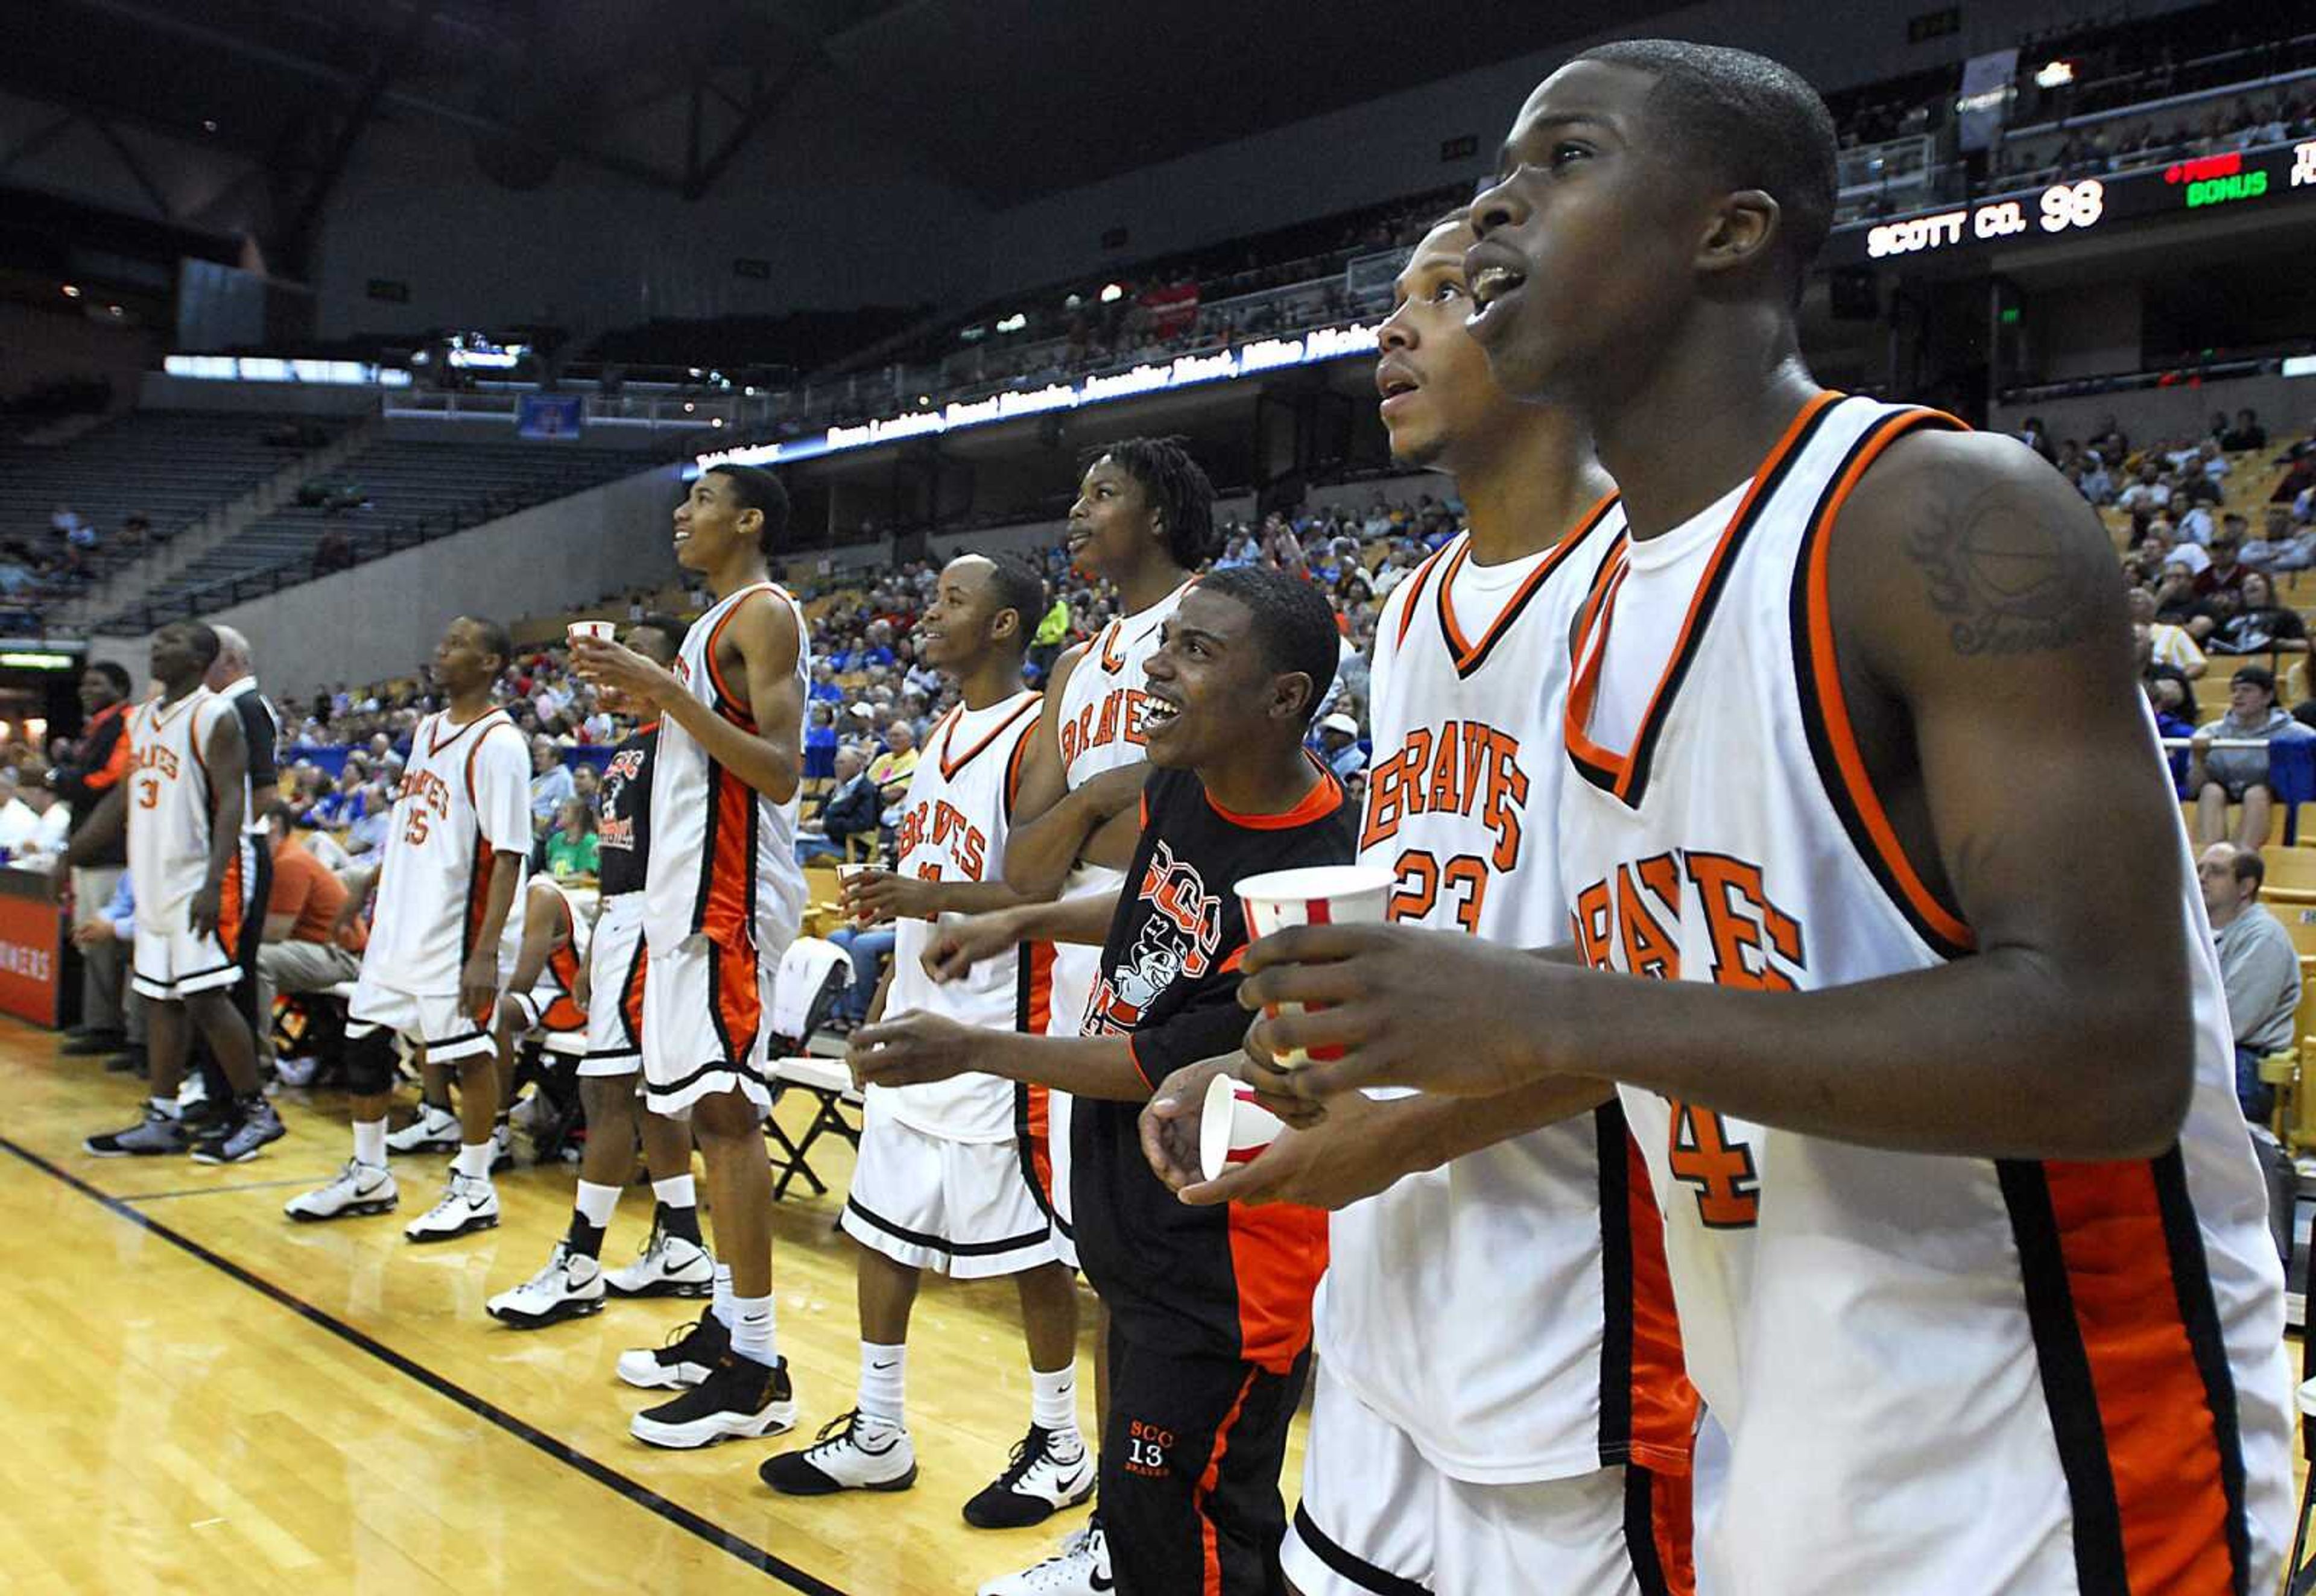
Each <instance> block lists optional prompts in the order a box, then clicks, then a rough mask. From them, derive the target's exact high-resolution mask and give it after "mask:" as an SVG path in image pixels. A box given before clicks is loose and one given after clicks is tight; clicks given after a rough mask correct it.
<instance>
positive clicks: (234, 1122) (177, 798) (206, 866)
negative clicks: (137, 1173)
mask: <svg viewBox="0 0 2316 1596" xmlns="http://www.w3.org/2000/svg"><path fill="white" fill-rule="evenodd" d="M217 657H218V636H217V634H216V633H215V632H214V631H212V630H210V629H209V627H207V626H205V625H201V624H200V623H199V622H198V621H185V622H180V623H178V624H176V625H168V626H164V627H162V628H161V629H160V630H159V631H158V632H156V633H155V634H153V643H152V667H153V675H154V678H155V679H156V680H157V681H159V683H160V684H161V696H160V697H159V698H158V699H147V700H146V701H145V702H144V703H142V704H140V705H138V706H137V707H136V708H135V709H134V710H132V711H131V712H130V713H129V727H128V731H127V733H126V735H127V737H128V739H129V766H128V771H127V774H126V776H125V779H123V780H122V781H121V782H120V783H119V784H118V785H115V786H114V787H113V788H112V790H111V791H110V792H108V793H107V794H105V795H104V800H103V802H102V803H100V804H99V805H98V806H97V809H96V812H95V813H94V814H93V815H91V816H90V817H89V820H87V822H86V823H85V825H83V826H82V828H81V829H80V832H79V834H78V835H76V837H75V838H73V841H72V845H71V847H70V848H68V849H67V855H68V857H78V856H81V855H82V854H83V853H85V852H89V851H93V850H94V848H95V847H98V846H100V845H102V844H103V843H107V842H110V841H111V839H112V838H115V837H118V836H120V833H121V829H122V828H123V827H124V826H125V827H126V829H127V831H128V837H129V878H130V882H131V886H132V891H133V893H134V896H135V898H136V900H137V935H136V941H135V952H134V955H133V958H132V962H131V974H132V978H133V980H134V982H135V985H136V988H137V990H138V993H139V994H140V995H141V996H142V997H143V998H145V1000H146V1001H147V1003H148V1004H150V1005H151V1007H150V1008H149V1009H148V1010H147V1026H148V1030H147V1039H146V1046H147V1050H148V1054H149V1057H150V1060H151V1062H150V1069H151V1086H152V1095H151V1097H150V1098H149V1099H148V1101H147V1104H146V1109H145V1115H144V1118H143V1119H142V1120H141V1121H139V1122H138V1123H137V1124H135V1125H131V1126H129V1128H128V1129H127V1130H124V1131H112V1132H110V1133H108V1134H105V1135H102V1136H92V1137H90V1138H89V1139H87V1140H86V1141H85V1142H84V1143H82V1146H83V1147H84V1148H85V1149H86V1150H87V1151H89V1152H91V1153H94V1154H95V1155H96V1156H97V1157H133V1156H139V1155H142V1156H147V1157H149V1156H152V1155H156V1154H162V1153H176V1152H183V1151H184V1150H185V1148H186V1146H187V1140H188V1139H187V1137H186V1134H185V1127H184V1125H183V1121H182V1119H181V1117H180V1113H179V1110H178V1106H177V1087H178V1085H179V1083H180V1082H181V1081H182V1080H183V1077H184V1073H185V1060H186V1057H187V1055H188V1053H189V1052H190V1051H191V1050H192V1031H191V1029H189V1027H190V1026H198V1027H200V1033H201V1036H202V1038H203V1040H205V1041H206V1042H208V1043H209V1049H210V1051H211V1053H212V1054H213V1055H214V1056H215V1058H216V1059H217V1061H218V1067H219V1068H221V1069H222V1070H223V1071H224V1072H225V1077H226V1081H227V1085H228V1086H230V1087H231V1089H232V1092H233V1103H232V1104H231V1105H230V1107H229V1108H228V1109H227V1112H226V1113H225V1114H224V1115H223V1116H221V1117H220V1118H219V1119H218V1120H217V1121H215V1122H212V1123H211V1125H210V1126H209V1129H208V1130H207V1131H204V1132H203V1133H202V1135H201V1137H200V1139H199V1140H197V1141H194V1142H192V1154H193V1157H195V1158H196V1159H198V1160H199V1161H200V1162H201V1163H204V1164H238V1163H241V1162H243V1161H245V1160H246V1159H249V1158H254V1157H256V1156H257V1150H258V1148H262V1147H263V1146H264V1145H265V1144H266V1143H267V1142H269V1141H272V1140H274V1139H276V1138H278V1137H279V1136H281V1120H280V1119H279V1118H278V1117H277V1116H276V1115H275V1114H274V1112H273V1109H272V1104H268V1103H267V1102H266V1101H265V1099H264V1098H263V1096H262V1095H259V1092H258V1083H257V1054H256V1043H255V1041H254V1038H253V1037H252V1036H251V1035H250V1031H249V1025H248V1023H247V1022H246V1021H245V1020H244V1019H243V1018H242V1017H241V1015H240V1013H239V1011H238V1010H236V1008H235V1007H234V1004H233V988H234V986H235V985H236V983H237V982H238V981H239V980H241V979H242V969H241V964H240V962H239V959H238V957H237V953H236V950H237V949H238V948H239V946H240V936H241V927H242V924H243V921H244V920H245V918H246V917H247V916H248V915H250V914H251V913H253V912H254V913H258V914H263V912H264V910H263V907H262V906H260V907H259V908H257V909H252V907H251V904H250V901H249V898H248V891H247V889H248V884H249V881H250V873H249V864H248V848H247V847H246V846H245V840H246V839H245V837H244V835H243V832H242V805H243V803H244V802H245V789H244V784H243V780H242V778H243V776H244V774H245V770H246V768H247V756H246V751H245V748H244V745H243V742H242V735H241V723H240V720H239V719H238V717H236V715H235V714H234V713H233V708H232V705H230V704H229V703H228V702H227V700H225V699H222V698H220V697H218V696H217V695H216V694H214V693H212V692H210V691H209V689H208V688H207V687H203V686H202V685H201V675H202V672H204V671H206V670H207V669H209V666H210V665H211V664H212V663H213V662H214V661H216V659H217Z"/></svg>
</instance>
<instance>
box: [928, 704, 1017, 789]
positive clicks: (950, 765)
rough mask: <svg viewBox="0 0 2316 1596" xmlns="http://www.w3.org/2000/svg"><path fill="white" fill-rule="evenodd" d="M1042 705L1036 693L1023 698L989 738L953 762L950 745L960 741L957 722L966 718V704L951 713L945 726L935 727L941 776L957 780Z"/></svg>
mask: <svg viewBox="0 0 2316 1596" xmlns="http://www.w3.org/2000/svg"><path fill="white" fill-rule="evenodd" d="M1039 702H1040V700H1039V699H1038V696H1037V695H1036V694H1035V693H1025V694H1023V695H1022V696H1021V702H1020V704H1018V705H1014V708H1013V713H1012V714H1009V715H1007V716H1006V717H1005V718H1004V719H1003V720H1002V721H1000V722H998V723H997V724H996V725H994V726H993V727H992V728H990V731H989V734H988V735H987V736H986V737H984V738H983V739H982V740H980V741H979V742H976V743H975V744H974V745H973V746H972V747H971V748H969V749H966V750H965V752H964V753H962V754H960V755H958V757H957V758H955V759H951V758H949V748H950V745H951V744H953V743H954V742H955V741H956V740H957V723H958V722H959V721H961V720H963V719H964V718H965V706H964V705H958V707H957V708H955V709H953V710H951V711H949V715H948V717H947V719H946V720H945V721H944V722H943V723H942V724H940V725H939V726H936V727H935V728H933V737H934V738H938V739H940V745H941V751H940V773H941V776H943V778H944V779H947V780H949V781H954V780H956V779H957V773H958V771H960V770H962V769H964V768H965V767H966V766H968V765H970V764H972V763H973V762H974V760H975V759H976V758H979V757H980V755H981V753H982V751H983V750H984V749H986V748H988V747H989V745H990V744H991V743H993V742H995V741H996V740H998V739H999V738H1001V737H1002V736H1004V735H1005V733H1006V731H1007V730H1008V729H1009V728H1011V727H1012V726H1014V725H1016V724H1018V723H1020V719H1021V717H1022V716H1023V715H1025V714H1034V713H1036V711H1037V709H1038V705H1039ZM931 740H933V739H932V738H928V739H927V741H931ZM1017 754H1018V750H1017Z"/></svg>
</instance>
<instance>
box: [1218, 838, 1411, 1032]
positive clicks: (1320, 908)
mask: <svg viewBox="0 0 2316 1596" xmlns="http://www.w3.org/2000/svg"><path fill="white" fill-rule="evenodd" d="M1393 884H1394V880H1393V876H1392V873H1391V872H1390V871H1388V870H1385V869H1384V868H1383V867H1382V866H1381V865H1308V866H1305V868H1303V869H1300V870H1273V871H1270V872H1268V873H1265V874H1262V875H1250V876H1248V877H1247V878H1246V879H1245V880H1243V881H1242V882H1239V883H1238V900H1239V905H1240V907H1241V908H1242V909H1244V910H1245V911H1246V929H1247V935H1248V936H1249V937H1250V938H1251V939H1252V940H1254V941H1260V940H1261V939H1262V938H1263V937H1266V936H1268V935H1270V934H1271V933H1272V932H1274V931H1283V930H1285V929H1287V927H1289V926H1347V925H1370V926H1377V925H1381V924H1382V923H1383V922H1384V920H1385V918H1386V911H1387V910H1388V909H1389V908H1390V905H1391V890H1392V886H1393ZM1282 1007H1285V1008H1301V1007H1302V1005H1301V1004H1299V1003H1297V1004H1285V1005H1280V1004H1266V1005H1265V1006H1264V1010H1263V1012H1264V1013H1266V1014H1269V1015H1277V1014H1278V1012H1279V1010H1280V1009H1281V1008H1282ZM1341 1057H1342V1050H1341V1049H1340V1048H1319V1049H1316V1050H1315V1051H1312V1052H1310V1053H1307V1054H1306V1053H1305V1052H1304V1051H1302V1050H1300V1049H1296V1050H1295V1051H1291V1052H1287V1053H1282V1054H1280V1055H1279V1056H1278V1065H1279V1068H1283V1069H1292V1068H1296V1067H1298V1066H1300V1065H1304V1064H1307V1063H1309V1062H1310V1061H1311V1060H1313V1059H1317V1060H1322V1061H1324V1060H1330V1059H1340V1058H1341Z"/></svg>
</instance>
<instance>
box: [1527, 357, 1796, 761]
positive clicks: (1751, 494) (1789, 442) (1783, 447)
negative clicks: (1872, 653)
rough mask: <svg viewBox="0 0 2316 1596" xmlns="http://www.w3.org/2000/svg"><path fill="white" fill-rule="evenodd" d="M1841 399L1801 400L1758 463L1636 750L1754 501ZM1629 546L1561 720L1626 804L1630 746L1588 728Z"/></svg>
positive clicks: (1588, 633)
mask: <svg viewBox="0 0 2316 1596" xmlns="http://www.w3.org/2000/svg"><path fill="white" fill-rule="evenodd" d="M1841 397H1842V396H1841V395H1839V394H1837V393H1835V392H1833V391H1832V390H1831V389H1826V390H1822V391H1821V392H1820V393H1819V394H1818V395H1816V396H1815V397H1813V399H1811V400H1810V402H1809V403H1806V404H1804V405H1803V406H1802V407H1801V409H1800V410H1799V411H1797V412H1795V415H1794V418H1793V420H1792V421H1788V422H1787V423H1786V430H1785V432H1784V434H1783V435H1782V436H1781V437H1779V438H1778V439H1777V443H1776V444H1775V445H1774V446H1772V447H1771V448H1770V450H1769V452H1768V455H1767V456H1765V457H1763V459H1762V461H1761V463H1760V465H1758V466H1757V467H1755V468H1754V472H1753V480H1752V483H1751V484H1750V486H1749V487H1747V488H1746V490H1745V496H1744V498H1743V499H1742V500H1741V501H1739V502H1738V505H1737V509H1736V510H1735V511H1734V513H1733V514H1732V515H1731V516H1730V518H1729V522H1728V524H1727V525H1726V526H1724V528H1722V529H1721V536H1720V539H1719V540H1718V541H1717V542H1716V543H1715V545H1713V553H1712V554H1711V555H1710V556H1708V557H1707V559H1706V563H1705V569H1704V571H1703V572H1702V573H1701V574H1700V575H1699V576H1698V578H1697V591H1696V592H1695V593H1694V594H1693V595H1691V597H1690V599H1689V601H1688V614H1686V615H1685V616H1682V617H1681V623H1680V631H1679V634H1678V635H1676V636H1675V637H1674V639H1673V644H1672V652H1670V654H1669V655H1668V656H1667V657H1666V659H1665V663H1664V669H1663V671H1662V673H1661V675H1659V677H1658V678H1657V685H1656V687H1655V688H1654V690H1652V692H1651V693H1650V695H1649V702H1648V707H1647V708H1645V709H1643V711H1642V712H1641V718H1640V720H1639V721H1638V722H1637V723H1635V726H1634V729H1633V748H1634V749H1637V748H1638V747H1639V746H1640V745H1641V743H1642V741H1643V740H1644V739H1645V738H1646V737H1647V735H1648V733H1649V729H1650V727H1651V725H1652V723H1654V722H1655V721H1656V718H1657V716H1658V714H1660V713H1661V711H1662V710H1663V709H1664V707H1665V699H1666V696H1667V695H1666V688H1667V687H1670V685H1671V684H1672V682H1673V681H1674V679H1675V678H1677V677H1679V674H1680V672H1681V668H1682V666H1683V664H1684V663H1685V662H1686V660H1687V656H1688V651H1689V649H1690V647H1691V645H1692V644H1693V643H1694V642H1695V641H1696V635H1697V625H1698V622H1699V620H1700V618H1701V617H1702V616H1703V615H1704V613H1705V609H1706V603H1707V600H1708V598H1709V596H1710V595H1712V594H1713V592H1714V591H1715V588H1716V587H1717V585H1718V584H1717V583H1716V582H1715V577H1716V576H1717V575H1718V574H1719V573H1720V571H1721V567H1722V566H1723V565H1724V563H1726V562H1727V561H1728V558H1729V552H1730V550H1731V548H1732V547H1733V546H1734V545H1735V543H1736V540H1737V533H1738V532H1739V530H1740V529H1741V528H1743V527H1744V526H1745V525H1746V523H1747V522H1748V521H1750V519H1752V515H1753V509H1754V505H1755V503H1756V502H1757V501H1759V498H1760V496H1761V493H1762V492H1763V490H1764V489H1765V488H1766V487H1768V485H1769V484H1770V483H1771V482H1772V481H1773V479H1775V478H1776V477H1777V468H1778V467H1779V466H1780V465H1783V464H1784V463H1785V460H1786V456H1787V455H1789V454H1791V453H1792V452H1793V449H1794V448H1795V445H1796V444H1797V443H1799V442H1800V440H1801V439H1802V438H1803V436H1804V434H1806V433H1807V432H1808V431H1809V430H1810V424H1811V423H1812V422H1813V421H1816V420H1817V418H1818V416H1819V414H1820V413H1821V412H1823V411H1825V410H1826V409H1828V408H1829V407H1831V406H1832V405H1834V404H1836V403H1839V402H1840V400H1841ZM1630 547H1631V545H1630V543H1629V540H1628V541H1627V542H1626V543H1625V544H1624V545H1619V547H1618V549H1617V553H1616V554H1614V555H1613V556H1611V557H1610V558H1609V559H1608V560H1607V561H1605V562H1604V563H1602V565H1601V574H1600V576H1599V578H1598V579H1597V580H1596V582H1595V585H1594V590H1593V597H1592V598H1591V599H1590V600H1589V601H1588V606H1587V613H1586V616H1585V621H1584V626H1583V629H1582V630H1581V631H1580V632H1579V633H1578V634H1577V639H1576V656H1577V666H1576V677H1575V679H1574V680H1573V681H1572V683H1571V684H1570V687H1569V691H1568V699H1567V704H1566V706H1565V707H1564V708H1563V711H1562V725H1563V730H1564V731H1565V732H1566V736H1567V742H1568V747H1569V750H1570V752H1572V753H1573V754H1575V755H1576V756H1577V757H1578V758H1581V760H1583V761H1584V762H1585V763H1587V764H1590V765H1591V766H1593V767H1595V768H1597V769H1599V770H1601V771H1602V772H1604V773H1606V774H1608V775H1610V776H1614V777H1615V778H1616V780H1615V786H1614V788H1613V789H1612V790H1613V791H1614V792H1615V794H1616V795H1617V798H1618V799H1619V800H1623V801H1626V802H1629V801H1630V798H1631V794H1632V785H1633V773H1634V768H1635V767H1634V764H1633V758H1632V749H1626V751H1624V752H1622V753H1619V752H1617V751H1616V750H1615V749H1608V748H1605V747H1603V746H1602V745H1600V744H1599V743H1597V742H1595V741H1593V740H1592V739H1591V737H1590V735H1589V733H1588V728H1589V727H1590V723H1591V719H1592V707H1593V704H1594V702H1595V700H1596V699H1597V698H1598V697H1599V692H1600V663H1601V661H1602V660H1603V659H1604V658H1605V657H1606V655H1607V653H1608V626H1609V624H1610V621H1611V620H1612V619H1613V612H1614V609H1615V599H1616V590H1617V588H1620V587H1622V586H1623V584H1624V579H1625V575H1626V572H1627V571H1628V570H1629V569H1630V564H1629V559H1630Z"/></svg>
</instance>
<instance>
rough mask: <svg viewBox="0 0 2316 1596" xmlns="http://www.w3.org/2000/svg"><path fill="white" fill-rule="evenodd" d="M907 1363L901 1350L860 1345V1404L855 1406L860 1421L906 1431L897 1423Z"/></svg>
mask: <svg viewBox="0 0 2316 1596" xmlns="http://www.w3.org/2000/svg"><path fill="white" fill-rule="evenodd" d="M908 1362H909V1349H908V1348H907V1347H905V1346H878V1345H877V1343H875V1342H873V1341H864V1342H862V1343H860V1402H859V1403H858V1404H857V1405H858V1406H859V1407H860V1416H861V1417H862V1418H864V1419H874V1420H876V1421H877V1423H880V1424H890V1425H892V1426H893V1427H894V1428H895V1429H896V1430H899V1429H905V1428H906V1427H907V1426H906V1425H904V1424H903V1423H902V1422H901V1414H902V1412H903V1406H902V1403H903V1398H904V1397H905V1396H906V1394H907V1391H908V1379H909V1368H908Z"/></svg>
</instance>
